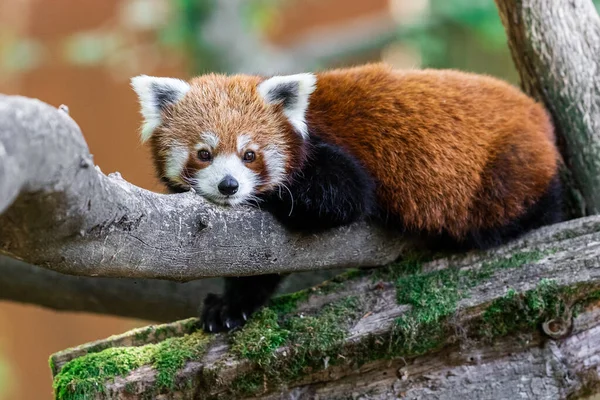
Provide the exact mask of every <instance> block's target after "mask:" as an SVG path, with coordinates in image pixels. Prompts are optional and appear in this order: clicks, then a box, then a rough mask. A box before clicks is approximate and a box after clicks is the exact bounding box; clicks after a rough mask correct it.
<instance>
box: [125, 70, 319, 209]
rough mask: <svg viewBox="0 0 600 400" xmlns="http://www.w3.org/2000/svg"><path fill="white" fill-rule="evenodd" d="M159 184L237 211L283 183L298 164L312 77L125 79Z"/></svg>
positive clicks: (303, 146) (142, 137) (212, 76)
mask: <svg viewBox="0 0 600 400" xmlns="http://www.w3.org/2000/svg"><path fill="white" fill-rule="evenodd" d="M131 84H132V86H133V89H134V90H135V92H136V93H137V95H138V97H139V100H140V104H141V113H142V116H143V118H144V123H143V125H142V129H141V140H142V142H146V141H148V142H149V143H150V144H151V146H152V154H153V158H154V162H155V165H156V168H157V170H158V173H159V176H160V177H161V179H163V180H164V181H166V182H167V183H168V184H169V185H171V186H176V187H180V188H182V189H184V190H185V189H189V188H194V189H195V190H196V191H197V192H198V193H200V194H201V195H203V196H204V197H206V198H208V199H209V200H211V201H213V202H216V203H219V204H228V205H236V204H242V203H246V202H247V201H249V200H253V199H255V196H256V195H258V194H261V193H264V192H267V191H270V190H273V189H275V188H277V187H278V186H279V185H283V184H285V183H286V180H287V178H288V177H289V175H290V173H291V172H292V171H293V170H294V169H296V168H298V167H299V166H300V165H301V163H302V162H303V161H304V157H305V147H306V146H305V145H306V139H307V137H308V131H307V127H306V121H305V114H306V110H307V108H308V101H309V97H310V95H311V93H312V92H313V91H314V89H315V84H316V77H315V76H314V75H312V74H297V75H289V76H275V77H272V78H268V79H264V78H261V77H257V76H242V75H236V76H224V75H215V74H210V75H205V76H201V77H198V78H195V79H192V80H191V81H189V82H185V81H182V80H179V79H174V78H157V77H150V76H146V75H141V76H137V77H135V78H133V79H132V80H131Z"/></svg>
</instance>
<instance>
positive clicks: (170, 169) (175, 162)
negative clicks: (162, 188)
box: [165, 145, 189, 179]
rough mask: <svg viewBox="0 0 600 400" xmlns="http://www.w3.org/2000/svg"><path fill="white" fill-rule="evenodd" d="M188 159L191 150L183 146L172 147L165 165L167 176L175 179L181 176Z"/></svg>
mask: <svg viewBox="0 0 600 400" xmlns="http://www.w3.org/2000/svg"><path fill="white" fill-rule="evenodd" d="M188 158H189V150H188V149H187V148H186V147H184V146H181V145H175V146H172V147H171V148H170V150H169V155H168V157H167V160H166V165H165V175H166V176H167V178H171V179H174V178H177V177H179V176H181V172H182V171H183V168H184V167H185V164H186V162H187V160H188Z"/></svg>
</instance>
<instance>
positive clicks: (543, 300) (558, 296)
mask: <svg viewBox="0 0 600 400" xmlns="http://www.w3.org/2000/svg"><path fill="white" fill-rule="evenodd" d="M572 295H573V292H572V291H571V290H569V289H564V288H563V289H560V288H559V287H558V285H557V284H556V283H555V282H554V281H552V280H542V281H541V282H540V284H539V285H538V286H537V287H536V288H535V289H533V290H530V291H528V292H526V293H525V294H522V295H520V294H518V293H517V292H516V291H515V290H513V289H509V290H508V291H507V292H506V295H504V297H502V298H501V299H498V300H495V301H494V302H492V303H491V304H490V305H489V307H488V308H487V309H486V310H485V312H484V314H483V318H482V323H481V326H480V327H479V333H480V335H482V336H484V337H488V338H491V337H499V336H506V335H508V334H511V333H514V332H519V331H531V330H532V329H536V328H538V327H539V325H540V324H541V323H542V322H544V321H546V320H550V319H554V318H559V317H566V315H567V313H568V310H569V308H570V307H571V304H572Z"/></svg>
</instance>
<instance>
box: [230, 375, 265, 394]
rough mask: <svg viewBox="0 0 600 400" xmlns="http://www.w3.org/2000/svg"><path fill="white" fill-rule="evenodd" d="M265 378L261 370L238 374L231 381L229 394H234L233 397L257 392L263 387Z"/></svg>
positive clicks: (261, 390) (262, 389)
mask: <svg viewBox="0 0 600 400" xmlns="http://www.w3.org/2000/svg"><path fill="white" fill-rule="evenodd" d="M265 379H266V376H265V374H264V373H263V372H262V371H250V372H246V373H243V374H240V375H238V376H237V377H236V378H235V379H234V380H233V381H232V382H231V394H233V395H235V397H234V398H237V397H240V396H244V397H249V396H252V395H256V394H259V393H261V392H263V391H264V389H265V383H266V382H265Z"/></svg>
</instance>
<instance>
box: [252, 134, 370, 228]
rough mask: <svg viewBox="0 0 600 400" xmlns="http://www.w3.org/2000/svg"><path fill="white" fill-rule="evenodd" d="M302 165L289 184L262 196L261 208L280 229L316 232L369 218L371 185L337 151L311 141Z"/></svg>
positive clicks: (356, 166) (357, 167)
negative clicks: (304, 163)
mask: <svg viewBox="0 0 600 400" xmlns="http://www.w3.org/2000/svg"><path fill="white" fill-rule="evenodd" d="M311 141H312V142H313V143H312V146H311V147H312V149H311V152H310V156H309V158H308V161H307V162H306V165H305V166H304V167H303V168H302V169H301V170H300V171H298V172H297V173H295V174H294V175H293V177H292V179H291V182H290V183H289V184H288V185H286V186H284V187H281V188H279V189H278V190H276V191H274V192H272V193H270V194H268V195H267V196H264V200H265V205H264V208H265V209H266V210H268V211H270V212H271V213H272V214H273V215H274V216H275V217H276V218H277V219H278V220H279V221H280V222H281V223H282V224H283V225H284V226H286V227H287V228H289V229H291V230H295V231H300V232H317V231H322V230H325V229H329V228H334V227H338V226H342V225H348V224H351V223H353V222H355V221H357V220H359V219H361V218H364V217H369V216H371V215H372V214H373V212H374V210H375V208H376V206H375V183H374V181H373V179H372V178H371V177H370V176H369V174H368V173H367V172H366V170H365V169H364V168H363V167H362V166H361V165H360V164H359V163H358V161H356V160H354V159H353V158H352V157H351V156H349V155H348V154H347V153H346V152H344V151H343V150H342V149H341V148H339V147H337V146H335V145H332V144H329V143H324V142H322V141H318V140H315V139H311Z"/></svg>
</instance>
